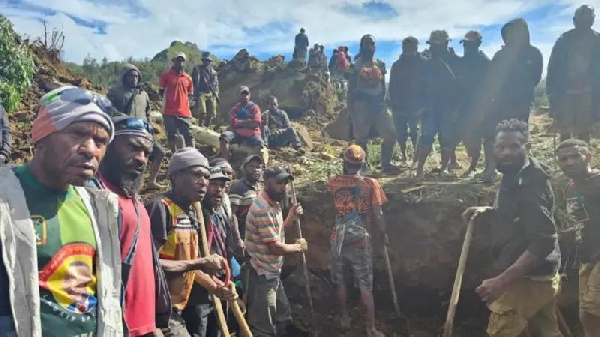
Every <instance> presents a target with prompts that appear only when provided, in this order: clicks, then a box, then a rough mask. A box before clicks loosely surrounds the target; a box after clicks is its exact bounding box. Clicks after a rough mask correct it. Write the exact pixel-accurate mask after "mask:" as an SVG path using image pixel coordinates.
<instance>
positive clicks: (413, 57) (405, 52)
mask: <svg viewBox="0 0 600 337" xmlns="http://www.w3.org/2000/svg"><path fill="white" fill-rule="evenodd" d="M418 47H419V40H417V39H416V38H415V37H412V36H409V37H407V38H405V39H404V40H402V54H401V55H400V58H399V59H398V60H397V61H396V62H394V64H393V65H392V70H391V71H390V83H389V88H388V96H389V100H390V108H391V109H392V111H393V113H394V124H395V126H396V133H397V135H398V145H400V154H401V157H402V161H406V158H407V157H406V141H407V140H408V137H409V135H410V140H411V142H412V145H413V149H414V154H413V161H416V155H417V137H418V113H419V110H421V100H420V99H419V85H420V81H421V77H422V72H423V63H424V62H425V58H424V57H423V56H421V54H420V53H419V51H418ZM409 130H410V132H409Z"/></svg>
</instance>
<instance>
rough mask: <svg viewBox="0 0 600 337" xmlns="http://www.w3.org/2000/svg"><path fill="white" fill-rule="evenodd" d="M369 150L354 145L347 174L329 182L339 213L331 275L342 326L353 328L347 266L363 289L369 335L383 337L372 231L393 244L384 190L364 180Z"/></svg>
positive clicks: (349, 151) (347, 157)
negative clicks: (375, 289)
mask: <svg viewBox="0 0 600 337" xmlns="http://www.w3.org/2000/svg"><path fill="white" fill-rule="evenodd" d="M365 157H366V154H365V151H364V150H363V149H362V148H361V147H360V146H358V145H351V146H350V147H348V148H347V149H346V150H345V151H344V152H343V154H342V158H343V160H344V172H343V174H342V175H337V176H334V177H333V178H331V179H330V180H329V183H328V186H329V191H330V192H331V195H332V196H333V202H334V203H335V208H336V210H337V213H336V217H335V227H334V230H333V233H332V235H331V257H332V259H331V261H332V262H331V276H332V279H333V281H334V282H335V283H336V284H337V293H338V301H339V304H340V308H341V310H342V313H341V318H340V325H341V327H342V329H348V328H349V327H350V317H349V316H348V311H347V308H346V282H345V280H344V272H343V271H344V267H345V266H349V267H351V268H352V271H353V274H354V283H355V284H357V285H358V287H359V289H360V298H361V302H362V304H363V307H364V309H365V317H366V324H367V325H366V331H367V334H366V335H367V336H369V337H371V336H383V334H382V333H381V332H379V331H377V330H376V329H375V305H374V303H373V293H372V290H373V253H372V247H371V234H370V232H369V231H370V230H371V229H373V228H377V229H378V230H379V233H380V234H381V237H382V240H383V242H384V244H386V245H387V244H388V243H389V239H388V236H387V234H386V233H385V221H384V218H383V211H382V210H381V206H382V205H383V204H384V203H386V202H387V198H386V196H385V193H384V192H383V189H382V188H381V186H380V185H379V183H378V182H377V180H376V179H372V178H366V177H362V176H361V174H360V172H361V168H362V166H363V165H364V164H365Z"/></svg>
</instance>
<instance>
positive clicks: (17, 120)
mask: <svg viewBox="0 0 600 337" xmlns="http://www.w3.org/2000/svg"><path fill="white" fill-rule="evenodd" d="M24 43H26V44H28V46H29V49H30V50H31V52H32V54H33V56H34V62H35V66H36V68H37V73H36V74H35V77H34V79H33V85H32V87H31V90H30V91H29V92H27V93H26V94H25V95H24V96H23V99H22V101H21V105H20V107H19V108H18V109H17V110H16V111H14V113H12V114H10V115H9V120H10V123H11V127H12V132H13V137H12V141H13V151H12V154H11V161H12V162H13V163H23V162H26V161H27V160H29V158H30V157H31V156H32V155H33V143H32V142H31V124H32V123H33V120H34V119H35V116H36V114H37V110H38V109H39V105H38V103H39V100H40V98H41V97H42V96H43V95H44V94H46V93H47V92H49V91H51V90H53V89H56V88H58V87H60V86H61V85H74V86H78V87H83V88H87V89H91V90H99V89H101V88H97V87H94V86H93V85H92V84H91V83H90V82H89V81H88V80H87V79H85V78H84V77H80V76H74V75H73V74H71V73H69V71H68V70H67V68H66V67H65V66H64V64H63V63H62V62H60V60H58V59H57V58H56V55H55V53H53V52H48V51H46V50H45V49H44V48H42V47H40V46H38V45H36V44H29V43H28V41H25V42H24Z"/></svg>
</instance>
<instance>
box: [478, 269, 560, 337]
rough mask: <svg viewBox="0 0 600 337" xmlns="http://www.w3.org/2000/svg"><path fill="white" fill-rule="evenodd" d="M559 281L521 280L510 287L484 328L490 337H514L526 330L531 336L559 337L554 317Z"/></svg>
mask: <svg viewBox="0 0 600 337" xmlns="http://www.w3.org/2000/svg"><path fill="white" fill-rule="evenodd" d="M559 280H560V278H559V277H558V276H557V277H556V278H555V279H553V280H547V281H534V280H531V279H529V278H523V279H521V280H518V281H515V282H514V283H513V284H511V285H510V286H509V288H508V290H506V292H504V294H502V295H501V296H500V297H499V298H498V299H497V300H496V301H494V302H492V303H490V304H488V307H489V309H490V311H491V314H490V319H489V323H488V327H487V333H488V335H489V336H490V337H515V336H519V335H520V334H521V333H522V332H524V331H525V330H528V331H529V333H530V334H531V335H532V336H543V337H562V333H561V332H560V330H559V328H558V321H557V318H556V293H557V292H558V284H559Z"/></svg>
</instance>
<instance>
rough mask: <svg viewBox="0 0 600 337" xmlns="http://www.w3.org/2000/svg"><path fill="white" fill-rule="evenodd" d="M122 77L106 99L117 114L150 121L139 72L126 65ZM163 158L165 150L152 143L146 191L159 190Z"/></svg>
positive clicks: (146, 95) (135, 68) (148, 108)
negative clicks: (159, 175)
mask: <svg viewBox="0 0 600 337" xmlns="http://www.w3.org/2000/svg"><path fill="white" fill-rule="evenodd" d="M122 74H123V76H121V81H120V83H119V84H117V85H116V86H114V87H112V88H111V89H110V90H109V91H108V94H107V98H108V99H109V100H110V101H111V103H112V105H113V108H114V109H115V110H117V111H118V112H120V113H122V114H125V115H127V116H130V117H135V118H140V119H143V120H145V121H148V122H149V121H150V98H149V97H148V94H147V93H146V91H144V88H142V86H141V85H140V82H141V80H142V74H141V73H140V70H139V69H138V68H137V67H136V66H134V65H132V64H126V65H125V66H124V67H123V72H122ZM164 157H165V150H164V149H163V148H162V147H161V146H160V145H159V144H158V143H156V142H155V143H154V145H153V147H152V153H151V154H150V159H149V160H150V162H152V165H151V166H150V172H149V176H148V185H147V187H148V189H161V188H163V186H162V185H160V184H159V183H158V182H157V181H156V178H157V176H158V171H159V170H160V163H161V162H162V160H163V158H164Z"/></svg>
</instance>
